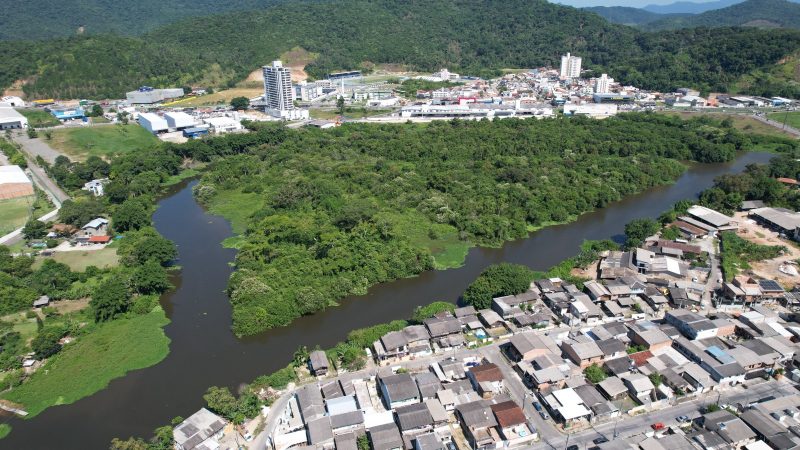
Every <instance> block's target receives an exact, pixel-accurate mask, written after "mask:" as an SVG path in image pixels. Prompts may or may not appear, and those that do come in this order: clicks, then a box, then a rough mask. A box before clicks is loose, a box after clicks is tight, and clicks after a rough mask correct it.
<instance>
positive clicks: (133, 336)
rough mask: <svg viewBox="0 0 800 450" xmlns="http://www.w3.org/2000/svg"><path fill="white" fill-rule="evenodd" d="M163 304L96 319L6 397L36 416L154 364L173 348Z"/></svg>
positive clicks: (29, 416)
mask: <svg viewBox="0 0 800 450" xmlns="http://www.w3.org/2000/svg"><path fill="white" fill-rule="evenodd" d="M167 323H169V320H168V319H167V317H166V315H165V314H164V311H163V310H162V309H161V307H156V308H155V309H154V310H153V311H152V312H150V313H149V314H146V315H142V316H135V317H132V318H124V319H117V320H114V321H111V322H107V323H102V324H99V325H97V329H95V330H92V331H91V332H89V333H87V334H85V335H83V336H81V337H80V338H78V339H77V340H76V341H75V342H74V343H72V344H68V345H66V346H65V347H64V349H63V350H62V351H61V353H59V354H57V355H56V356H54V357H52V358H50V360H49V361H47V363H46V364H45V365H44V367H42V368H40V369H39V370H38V371H36V373H34V374H33V376H31V378H30V379H29V380H28V381H27V382H25V383H24V384H22V385H21V386H19V387H17V388H15V389H13V390H11V391H9V392H6V393H4V394H3V395H2V398H4V399H6V400H9V401H11V402H14V403H17V404H20V405H22V406H23V407H24V409H25V410H26V411H27V412H28V413H29V414H28V416H26V418H32V417H35V416H36V415H37V414H39V413H41V412H42V411H44V410H45V409H46V408H48V407H50V406H54V405H65V404H70V403H73V402H75V401H77V400H79V399H81V398H83V397H86V396H89V395H91V394H94V393H95V392H97V391H99V390H101V389H104V388H105V387H106V386H108V383H109V382H110V381H111V380H113V379H115V378H119V377H121V376H123V375H125V374H126V373H127V372H129V371H131V370H136V369H142V368H145V367H149V366H152V365H154V364H156V363H158V362H160V361H161V360H163V359H164V358H165V357H166V356H167V354H168V353H169V338H167V336H166V335H165V334H164V330H163V327H164V326H165V325H166V324H167Z"/></svg>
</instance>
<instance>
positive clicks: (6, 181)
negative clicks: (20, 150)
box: [0, 166, 33, 200]
mask: <svg viewBox="0 0 800 450" xmlns="http://www.w3.org/2000/svg"><path fill="white" fill-rule="evenodd" d="M29 195H33V183H32V182H31V180H30V178H28V176H27V175H25V171H23V170H22V168H21V167H20V166H0V200H8V199H10V198H18V197H27V196H29Z"/></svg>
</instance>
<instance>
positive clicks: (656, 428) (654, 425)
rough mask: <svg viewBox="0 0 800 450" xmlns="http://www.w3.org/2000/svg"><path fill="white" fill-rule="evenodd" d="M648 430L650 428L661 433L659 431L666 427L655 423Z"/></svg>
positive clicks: (660, 423)
mask: <svg viewBox="0 0 800 450" xmlns="http://www.w3.org/2000/svg"><path fill="white" fill-rule="evenodd" d="M650 428H652V429H654V430H656V431H661V430H663V429H664V428H667V427H666V425H664V423H663V422H656V423H654V424H652V425H650Z"/></svg>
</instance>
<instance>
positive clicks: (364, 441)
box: [356, 434, 370, 450]
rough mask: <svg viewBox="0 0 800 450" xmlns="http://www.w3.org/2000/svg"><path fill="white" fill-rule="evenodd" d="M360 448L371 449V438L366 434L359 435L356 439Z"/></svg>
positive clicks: (362, 449)
mask: <svg viewBox="0 0 800 450" xmlns="http://www.w3.org/2000/svg"><path fill="white" fill-rule="evenodd" d="M356 446H357V447H358V450H370V445H369V438H368V437H367V435H366V434H362V435H359V436H358V438H357V439H356Z"/></svg>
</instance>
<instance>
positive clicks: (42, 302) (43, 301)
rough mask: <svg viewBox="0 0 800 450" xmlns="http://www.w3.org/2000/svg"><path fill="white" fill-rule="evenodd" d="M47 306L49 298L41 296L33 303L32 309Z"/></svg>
mask: <svg viewBox="0 0 800 450" xmlns="http://www.w3.org/2000/svg"><path fill="white" fill-rule="evenodd" d="M49 304H50V297H48V296H46V295H42V296H41V297H39V298H38V299H36V300H34V301H33V307H34V308H44V307H45V306H47V305H49Z"/></svg>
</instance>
